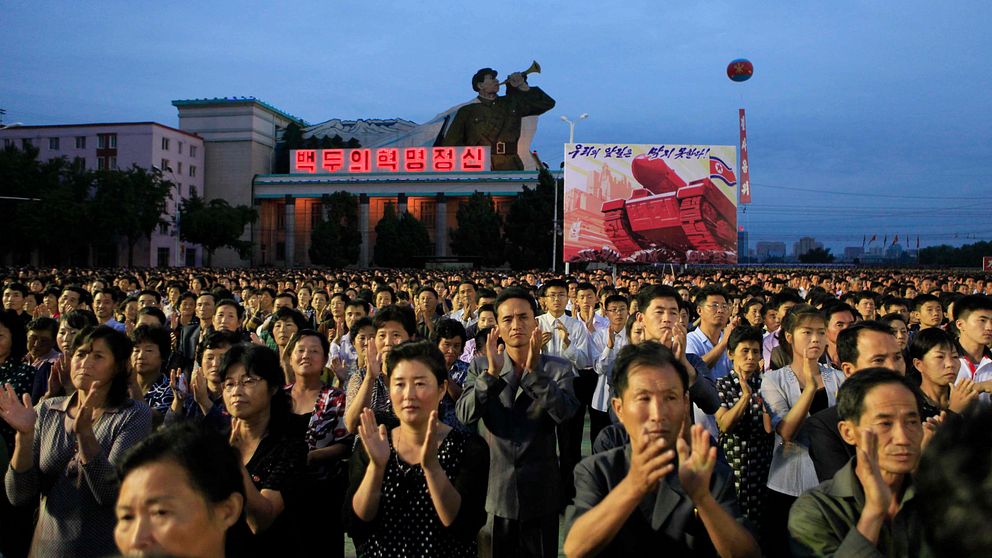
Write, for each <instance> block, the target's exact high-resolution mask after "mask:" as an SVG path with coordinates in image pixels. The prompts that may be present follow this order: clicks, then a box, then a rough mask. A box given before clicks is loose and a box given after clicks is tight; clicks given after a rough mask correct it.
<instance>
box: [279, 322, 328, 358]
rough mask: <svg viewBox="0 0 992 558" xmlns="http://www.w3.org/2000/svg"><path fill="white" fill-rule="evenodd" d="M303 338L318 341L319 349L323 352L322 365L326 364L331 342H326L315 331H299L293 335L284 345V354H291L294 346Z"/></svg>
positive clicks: (325, 337) (325, 338) (323, 336)
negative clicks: (311, 338)
mask: <svg viewBox="0 0 992 558" xmlns="http://www.w3.org/2000/svg"><path fill="white" fill-rule="evenodd" d="M304 337H316V338H317V339H318V340H319V341H320V348H321V350H323V351H324V364H327V362H328V361H329V360H330V358H331V342H330V341H328V340H327V336H325V335H321V334H320V333H319V332H318V331H317V330H315V329H309V328H307V329H301V330H299V331H297V332H296V333H294V334H293V337H292V338H291V339H290V340H289V343H287V344H286V354H291V353H292V352H293V350H294V349H295V348H296V344H297V343H299V342H300V340H301V339H303V338H304Z"/></svg>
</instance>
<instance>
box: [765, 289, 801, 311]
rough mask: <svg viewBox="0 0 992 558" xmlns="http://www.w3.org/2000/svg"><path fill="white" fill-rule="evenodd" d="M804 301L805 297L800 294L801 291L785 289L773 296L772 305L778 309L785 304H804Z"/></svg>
mask: <svg viewBox="0 0 992 558" xmlns="http://www.w3.org/2000/svg"><path fill="white" fill-rule="evenodd" d="M803 302H804V301H803V297H801V296H799V293H797V292H796V291H793V290H790V289H783V290H782V292H780V293H778V294H776V295H775V296H773V297H772V301H771V307H772V308H773V309H775V310H778V309H779V308H781V307H782V305H783V304H788V303H792V304H802V303H803Z"/></svg>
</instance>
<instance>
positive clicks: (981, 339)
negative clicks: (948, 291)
mask: <svg viewBox="0 0 992 558" xmlns="http://www.w3.org/2000/svg"><path fill="white" fill-rule="evenodd" d="M954 314H955V318H956V319H955V325H956V326H957V328H958V332H960V337H958V344H959V345H960V349H961V351H960V352H961V368H959V369H958V377H957V380H956V382H960V381H961V380H965V379H968V380H972V381H974V382H975V388H976V389H978V390H979V391H981V392H982V394H981V395H980V396H979V397H980V398H981V401H982V402H984V403H985V404H986V405H988V404H989V394H990V393H992V351H990V350H989V343H992V298H989V297H987V296H984V295H968V296H965V297H963V298H961V299H960V300H958V301H957V302H956V303H954Z"/></svg>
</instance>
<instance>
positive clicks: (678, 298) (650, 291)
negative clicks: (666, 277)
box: [637, 285, 684, 313]
mask: <svg viewBox="0 0 992 558" xmlns="http://www.w3.org/2000/svg"><path fill="white" fill-rule="evenodd" d="M656 298H671V299H673V300H675V303H676V304H678V305H679V309H680V310H681V309H682V305H683V304H684V303H683V302H682V295H680V294H679V292H678V291H677V290H675V287H670V286H668V285H646V286H644V288H642V289H640V290H638V291H637V311H638V312H642V313H643V312H644V311H646V310H647V309H648V306H651V301H652V300H654V299H656Z"/></svg>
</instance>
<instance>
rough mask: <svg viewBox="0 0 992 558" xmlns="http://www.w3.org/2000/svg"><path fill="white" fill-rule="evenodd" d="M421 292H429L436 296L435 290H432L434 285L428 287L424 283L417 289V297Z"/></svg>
mask: <svg viewBox="0 0 992 558" xmlns="http://www.w3.org/2000/svg"><path fill="white" fill-rule="evenodd" d="M421 293H431V294H432V295H434V298H438V296H437V291H436V290H434V287H428V286H427V285H424V286H423V287H420V288H419V289H417V293H416V296H418V297H419V296H420V295H421Z"/></svg>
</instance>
